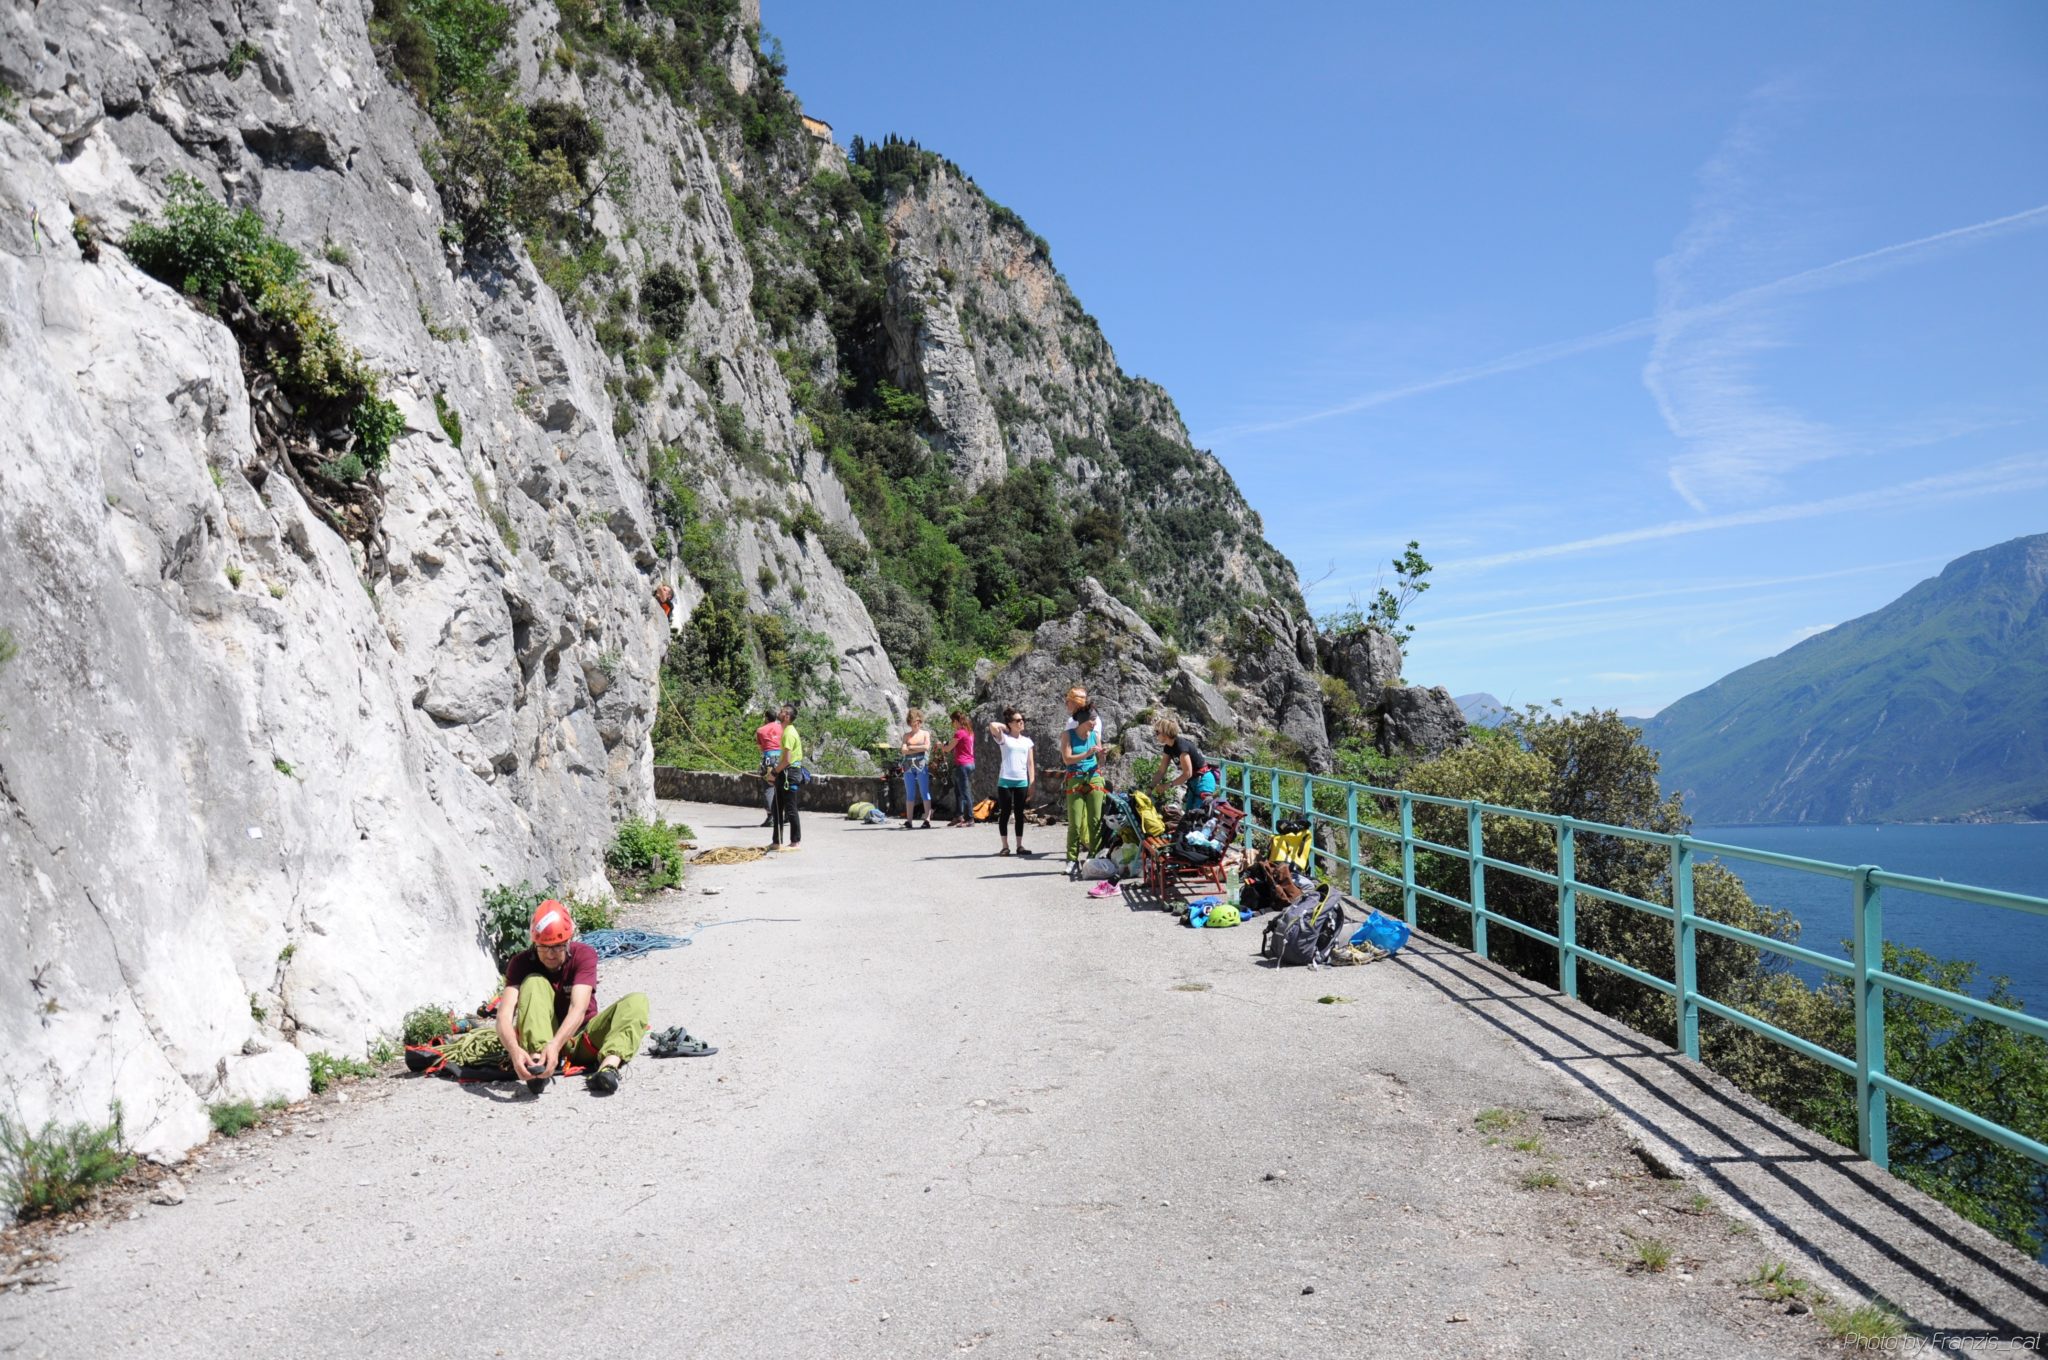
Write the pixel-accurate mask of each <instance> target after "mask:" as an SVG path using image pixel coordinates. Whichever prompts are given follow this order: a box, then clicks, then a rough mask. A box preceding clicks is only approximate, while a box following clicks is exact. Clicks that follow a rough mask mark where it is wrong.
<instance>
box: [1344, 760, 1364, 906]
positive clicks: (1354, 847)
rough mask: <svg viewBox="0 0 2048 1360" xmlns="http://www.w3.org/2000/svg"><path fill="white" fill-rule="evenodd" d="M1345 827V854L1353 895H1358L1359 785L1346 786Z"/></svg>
mask: <svg viewBox="0 0 2048 1360" xmlns="http://www.w3.org/2000/svg"><path fill="white" fill-rule="evenodd" d="M1344 829H1345V831H1346V833H1347V836H1346V846H1345V850H1344V855H1345V858H1346V859H1349V860H1350V861H1351V895H1352V897H1354V898H1356V897H1357V896H1358V886H1359V878H1360V874H1359V870H1358V785H1356V784H1346V785H1345V786H1344Z"/></svg>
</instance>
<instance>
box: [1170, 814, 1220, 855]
mask: <svg viewBox="0 0 2048 1360" xmlns="http://www.w3.org/2000/svg"><path fill="white" fill-rule="evenodd" d="M1216 821H1217V819H1216V818H1215V817H1213V816H1212V817H1210V818H1208V819H1207V820H1206V821H1196V820H1195V819H1194V818H1193V817H1187V818H1183V819H1182V821H1181V824H1180V826H1179V828H1178V829H1177V830H1175V831H1174V833H1173V844H1172V845H1171V846H1169V847H1168V848H1167V853H1168V854H1169V855H1171V856H1173V858H1175V859H1177V860H1179V861H1180V862H1181V863H1182V864H1214V863H1215V862H1216V861H1217V860H1219V859H1222V858H1223V837H1222V833H1221V832H1219V831H1218V829H1217V826H1216Z"/></svg>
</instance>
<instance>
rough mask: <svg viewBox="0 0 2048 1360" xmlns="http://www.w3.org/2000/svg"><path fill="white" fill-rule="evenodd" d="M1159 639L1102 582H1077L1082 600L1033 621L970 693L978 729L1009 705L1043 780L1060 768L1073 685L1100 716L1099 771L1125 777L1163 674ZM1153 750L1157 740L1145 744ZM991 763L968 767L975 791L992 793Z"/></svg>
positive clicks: (1146, 737) (1153, 711)
mask: <svg viewBox="0 0 2048 1360" xmlns="http://www.w3.org/2000/svg"><path fill="white" fill-rule="evenodd" d="M1164 656H1165V644H1164V643H1162V642H1161V641H1160V640H1159V634H1157V633H1156V632H1154V631H1153V630H1152V625H1151V624H1149V623H1146V622H1145V620H1144V619H1142V618H1140V617H1139V616H1138V614H1137V612H1136V611H1134V610H1132V609H1131V608H1130V607H1129V606H1128V605H1125V604H1124V603H1123V602H1122V601H1120V600H1117V599H1116V598H1115V597H1113V596H1111V595H1110V594H1109V592H1107V591H1106V590H1104V589H1103V588H1102V583H1101V582H1099V581H1097V580H1095V579H1094V578H1093V577H1090V578H1088V579H1087V580H1086V581H1084V582H1082V586H1081V606H1080V608H1078V609H1076V610H1075V611H1074V612H1073V613H1072V614H1070V615H1068V616H1067V617H1065V618H1062V619H1053V620H1050V621H1048V622H1046V623H1043V624H1041V625H1039V628H1038V631H1037V632H1036V633H1034V634H1033V635H1032V639H1031V647H1030V649H1029V650H1028V651H1025V652H1024V653H1022V654H1021V655H1019V656H1018V657H1017V659H1016V660H1014V661H1012V662H1011V663H1010V664H1009V665H1007V666H1005V667H1003V668H1002V669H1001V670H1000V671H998V672H996V673H995V674H993V675H992V676H990V677H989V678H987V679H986V680H984V681H983V682H982V684H981V686H980V688H979V691H978V693H977V694H976V697H975V706H974V714H973V717H974V721H975V724H976V728H977V730H978V731H982V732H986V731H987V729H988V724H989V723H991V722H995V721H997V720H998V719H999V718H1000V717H1001V716H1002V714H1003V712H1004V710H1006V709H1008V708H1010V707H1011V706H1013V705H1014V706H1015V707H1016V708H1018V709H1019V710H1021V711H1022V712H1023V714H1024V718H1025V730H1026V731H1027V732H1029V733H1030V734H1031V735H1032V737H1033V738H1034V739H1035V740H1036V742H1037V744H1038V769H1039V772H1040V774H1041V776H1046V782H1047V783H1048V784H1051V783H1052V782H1053V781H1052V779H1051V778H1050V776H1051V775H1052V774H1053V773H1054V772H1057V771H1058V770H1059V769H1061V755H1060V742H1061V740H1062V738H1063V737H1064V735H1065V733H1066V727H1067V712H1066V707H1065V704H1064V700H1065V697H1066V693H1067V691H1068V690H1069V689H1071V688H1072V687H1074V686H1075V685H1080V686H1082V687H1084V688H1085V689H1087V691H1088V695H1089V699H1090V700H1091V701H1092V702H1093V703H1094V705H1095V708H1096V711H1097V713H1098V715H1099V717H1100V719H1101V722H1102V740H1103V744H1104V746H1105V748H1114V749H1110V750H1107V751H1106V753H1105V754H1106V760H1105V766H1104V768H1105V771H1106V773H1107V774H1108V775H1109V777H1110V778H1111V779H1112V780H1113V781H1114V782H1116V783H1119V784H1123V783H1128V782H1129V779H1130V764H1129V762H1130V757H1131V755H1132V754H1134V752H1132V751H1131V750H1129V749H1127V748H1128V747H1129V745H1130V743H1132V742H1134V741H1135V742H1136V743H1138V746H1139V748H1140V749H1139V751H1138V752H1136V753H1138V754H1142V753H1143V748H1144V746H1145V744H1146V743H1147V742H1150V737H1151V733H1150V731H1149V729H1148V724H1149V723H1150V721H1151V719H1152V718H1153V717H1155V716H1157V713H1158V708H1157V702H1158V701H1157V695H1158V692H1159V687H1160V684H1161V683H1162V681H1163V680H1164V679H1165V677H1166V674H1167V667H1166V666H1165V663H1164ZM1151 749H1152V750H1153V751H1154V753H1156V751H1157V743H1156V742H1152V743H1151ZM995 783H996V762H995V761H994V760H993V759H989V760H984V761H981V762H979V763H978V764H977V766H976V769H975V779H974V788H975V796H976V797H977V798H983V797H992V796H993V795H994V792H995Z"/></svg>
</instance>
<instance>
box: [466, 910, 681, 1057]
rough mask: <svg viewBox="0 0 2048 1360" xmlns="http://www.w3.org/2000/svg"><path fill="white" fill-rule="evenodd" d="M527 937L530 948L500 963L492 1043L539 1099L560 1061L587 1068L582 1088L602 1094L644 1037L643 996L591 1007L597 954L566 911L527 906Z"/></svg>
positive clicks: (594, 997)
mask: <svg viewBox="0 0 2048 1360" xmlns="http://www.w3.org/2000/svg"><path fill="white" fill-rule="evenodd" d="M528 934H529V935H530V937H531V938H532V940H533V946H532V948H530V949H522V950H521V951H519V952H518V953H517V954H514V955H513V956H512V957H511V958H509V959H507V960H506V961H505V991H504V994H503V995H501V996H500V997H499V998H498V1038H499V1040H500V1041H501V1042H503V1043H504V1045H505V1052H506V1053H507V1054H508V1055H510V1057H511V1059H512V1071H513V1072H514V1073H515V1074H516V1075H518V1076H519V1077H521V1078H523V1079H524V1080H525V1082H526V1089H527V1090H529V1091H531V1092H533V1093H534V1094H535V1095H539V1094H540V1093H541V1092H542V1091H545V1090H546V1089H547V1086H548V1082H549V1081H551V1080H552V1079H553V1078H554V1075H555V1072H556V1069H558V1068H559V1067H561V1065H562V1063H563V1061H564V1059H566V1060H567V1061H569V1062H572V1063H574V1064H576V1065H577V1066H578V1067H584V1068H590V1069H593V1070H592V1071H591V1073H590V1089H591V1090H593V1091H596V1092H597V1093H598V1094H600V1095H610V1094H611V1093H612V1092H614V1091H616V1090H618V1089H619V1082H620V1080H621V1079H622V1078H623V1077H624V1076H625V1075H626V1064H627V1063H629V1062H631V1061H632V1060H633V1055H634V1054H635V1053H638V1052H639V1051H640V1041H641V1040H642V1039H644V1038H646V1037H647V1026H648V1018H647V994H646V993H645V992H630V993H628V994H627V995H625V996H622V997H620V998H619V999H618V1000H617V1001H614V1002H613V1003H612V1004H611V1005H609V1006H607V1007H605V1008H604V1009H603V1010H601V1011H600V1010H598V1009H597V951H596V950H595V949H592V948H591V947H590V946H589V945H587V944H584V943H582V942H581V941H579V940H577V939H576V923H575V921H574V920H572V919H571V918H570V915H569V909H568V908H567V907H565V906H563V905H562V904H561V903H560V902H557V901H555V900H554V899H553V898H549V899H548V900H547V901H545V902H543V903H541V904H540V905H539V906H537V907H535V908H534V909H533V920H532V922H531V923H530V924H529V926H528Z"/></svg>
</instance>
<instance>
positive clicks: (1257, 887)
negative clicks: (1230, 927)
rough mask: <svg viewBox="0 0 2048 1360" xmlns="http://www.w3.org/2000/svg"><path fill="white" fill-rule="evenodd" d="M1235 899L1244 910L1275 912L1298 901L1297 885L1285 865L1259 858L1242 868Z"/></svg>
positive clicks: (1299, 892)
mask: <svg viewBox="0 0 2048 1360" xmlns="http://www.w3.org/2000/svg"><path fill="white" fill-rule="evenodd" d="M1237 900H1238V904H1239V905H1240V906H1241V907H1242V908H1243V909H1244V910H1246V911H1279V910H1281V909H1282V908H1285V907H1291V906H1293V905H1294V904H1295V903H1296V902H1298V901H1300V900H1301V887H1300V885H1299V884H1297V883H1296V882H1295V881H1294V874H1293V872H1292V871H1291V870H1289V868H1288V867H1287V866H1286V865H1285V864H1282V863H1280V862H1279V861H1278V860H1270V859H1262V860H1260V861H1258V862H1257V863H1256V864H1254V865H1252V866H1251V868H1249V869H1247V870H1245V873H1244V884H1243V886H1242V887H1240V888H1239V889H1238V896H1237Z"/></svg>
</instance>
